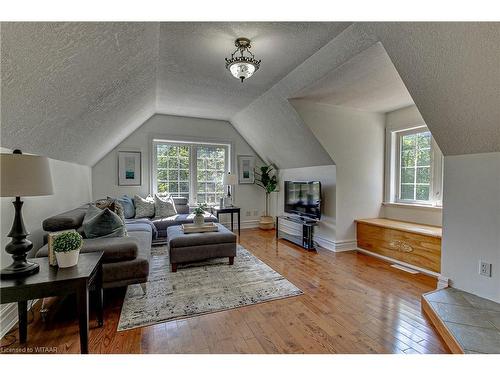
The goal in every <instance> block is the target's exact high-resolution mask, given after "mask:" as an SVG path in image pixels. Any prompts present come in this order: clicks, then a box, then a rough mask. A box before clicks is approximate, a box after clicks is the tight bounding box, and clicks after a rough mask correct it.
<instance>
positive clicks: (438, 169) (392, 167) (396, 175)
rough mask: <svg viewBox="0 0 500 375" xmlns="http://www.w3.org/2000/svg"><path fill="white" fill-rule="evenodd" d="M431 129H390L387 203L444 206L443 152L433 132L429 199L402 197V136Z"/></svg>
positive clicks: (387, 153) (387, 140)
mask: <svg viewBox="0 0 500 375" xmlns="http://www.w3.org/2000/svg"><path fill="white" fill-rule="evenodd" d="M426 131H429V129H428V128H427V126H425V125H421V126H414V127H410V128H404V129H388V130H387V136H386V173H385V179H386V183H385V186H386V193H385V202H386V203H396V204H405V205H414V206H429V207H442V204H443V193H442V192H443V154H442V153H441V150H440V149H439V147H438V145H437V143H436V141H435V140H434V137H432V134H431V164H430V167H431V170H430V174H431V183H430V187H429V200H428V201H422V200H409V199H400V198H399V196H400V191H399V189H400V186H401V185H400V182H401V176H400V173H401V169H400V162H401V155H400V153H401V138H402V137H403V136H405V135H410V134H416V133H422V132H426Z"/></svg>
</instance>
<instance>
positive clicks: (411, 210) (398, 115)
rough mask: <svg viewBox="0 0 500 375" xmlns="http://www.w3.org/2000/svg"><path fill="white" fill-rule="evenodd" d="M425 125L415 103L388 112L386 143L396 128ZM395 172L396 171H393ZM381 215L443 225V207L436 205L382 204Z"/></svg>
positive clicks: (387, 163) (388, 170)
mask: <svg viewBox="0 0 500 375" xmlns="http://www.w3.org/2000/svg"><path fill="white" fill-rule="evenodd" d="M422 125H425V121H424V119H423V118H422V115H421V114H420V112H419V111H418V108H417V107H416V106H415V105H412V106H409V107H405V108H401V109H398V110H396V111H392V112H388V113H386V116H385V129H386V136H385V142H386V145H389V144H390V137H391V132H392V131H395V130H401V129H408V128H412V127H417V126H422ZM390 152H391V150H389V149H386V153H385V184H384V201H385V202H390V200H391V198H390V195H391V193H390V173H391V168H392V169H393V167H392V166H391V163H390V160H391V158H390ZM392 173H394V171H392ZM381 216H382V217H386V218H388V219H394V220H403V221H411V222H415V223H421V224H428V225H437V226H441V225H442V222H443V213H442V209H440V208H436V207H411V206H403V205H400V206H398V205H384V206H382V211H381Z"/></svg>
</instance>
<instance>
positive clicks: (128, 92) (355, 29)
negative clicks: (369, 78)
mask: <svg viewBox="0 0 500 375" xmlns="http://www.w3.org/2000/svg"><path fill="white" fill-rule="evenodd" d="M240 36H245V37H248V38H250V39H251V40H252V44H253V52H254V53H256V54H257V55H258V57H259V58H261V59H262V64H261V68H260V70H259V71H258V72H257V73H256V74H254V76H252V77H251V78H250V79H248V80H247V81H245V82H244V83H243V84H242V83H240V82H239V81H238V80H237V79H235V78H233V77H232V76H231V74H230V73H229V72H228V71H227V70H226V69H225V67H224V58H225V57H227V56H229V55H230V53H231V52H232V50H233V49H234V47H233V43H234V39H236V37H240ZM499 40H500V26H499V24H498V23H425V24H419V23H383V22H381V23H355V24H346V23H268V22H265V23H196V22H183V23H173V22H165V23H163V22H162V23H147V22H139V23H134V22H127V23H2V24H1V79H2V81H1V134H0V135H1V146H3V147H6V148H11V149H12V148H21V149H23V150H25V151H26V152H31V153H37V154H43V155H47V156H49V157H52V158H54V159H60V160H66V161H72V162H77V163H80V164H86V165H93V164H95V163H96V162H97V161H98V160H100V158H102V157H103V156H104V155H105V154H106V153H108V152H109V151H110V150H112V149H113V148H114V147H115V146H116V145H118V144H119V143H120V142H121V141H122V140H123V139H124V138H125V137H127V136H128V135H129V134H131V133H132V132H133V131H134V130H135V129H137V128H138V127H139V126H140V125H141V124H142V123H143V122H144V121H145V120H147V119H148V118H149V117H150V116H151V115H153V114H154V113H166V114H175V115H183V116H192V117H206V118H215V119H227V120H230V121H231V122H232V124H233V125H234V126H235V127H236V129H237V130H238V131H239V132H240V133H241V135H242V136H243V137H244V138H245V139H246V140H247V142H248V143H249V144H250V145H251V146H252V147H253V148H254V149H255V150H256V151H257V153H258V154H259V155H260V156H261V157H262V158H263V159H264V160H267V161H272V162H274V163H276V164H277V165H278V166H279V167H302V166H310V165H322V164H328V163H332V160H331V159H330V158H329V156H328V155H327V153H326V152H325V151H324V150H323V149H322V147H321V145H320V144H319V142H318V141H317V139H315V138H314V135H313V134H312V133H311V132H310V131H308V130H307V127H306V126H305V125H304V124H303V123H302V121H301V119H300V117H299V116H298V115H297V113H296V112H295V110H294V109H293V107H292V106H291V105H290V103H289V102H288V99H290V98H294V97H297V95H299V96H300V93H301V92H303V90H305V89H307V88H311V87H313V88H316V89H317V90H319V91H317V92H321V93H322V94H321V95H323V98H324V99H325V100H327V99H328V100H337V101H339V100H341V99H339V98H342V96H341V95H340V96H339V93H338V92H336V93H332V92H324V91H321V90H322V86H321V84H322V83H321V82H322V81H325V82H326V81H327V80H329V81H331V82H336V84H337V85H341V86H342V85H344V87H350V90H351V92H353V91H355V90H353V88H354V87H356V84H354V83H353V82H354V80H353V79H352V78H353V77H355V74H353V73H355V69H353V67H352V66H351V68H349V64H347V65H345V64H346V63H348V62H349V61H351V63H352V62H356V61H357V60H356V59H360V56H361V57H362V56H363V53H365V54H366V55H365V57H364V58H365V59H371V58H373V59H375V60H377V61H379V62H378V63H377V64H375V65H378V64H380V61H382V60H383V59H381V58H380V56H379V57H377V56H374V55H370V53H369V52H370V51H372V52H373V51H374V50H370V48H371V47H374V46H377V45H380V46H382V47H383V49H385V51H387V55H388V56H389V57H390V60H391V61H392V64H394V67H395V69H396V70H397V72H398V75H399V76H400V78H401V80H402V82H403V83H404V85H405V86H406V88H407V90H408V93H409V94H410V95H411V98H412V99H413V101H414V102H415V104H416V105H417V107H418V109H419V111H420V112H421V114H422V116H423V118H424V119H425V121H426V123H427V125H428V126H429V128H430V129H431V131H432V132H433V134H434V136H435V138H436V140H437V142H438V143H439V145H440V147H441V149H442V151H443V153H444V154H461V153H480V152H492V151H500V125H499V118H500V106H499V105H498V103H500V90H499V89H498V88H499V87H500V64H498V61H500V43H499ZM375 49H376V48H375ZM375 52H376V51H375ZM370 56H371V57H370ZM386 62H387V61H386ZM357 63H358V64H361V65H363V64H365V66H366V65H367V63H366V62H363V61H362V59H361V60H359V61H358V62H357ZM368 65H370V64H369V63H368ZM354 67H355V66H354ZM385 67H386V68H387V65H385ZM343 69H345V71H343ZM353 71H354V72H353ZM335 72H337V73H335ZM339 72H343V73H342V74H339ZM387 72H388V70H386V73H387ZM400 83H401V82H399V83H398V84H400ZM389 86H390V85H389ZM390 87H396V86H390ZM346 91H347V90H346ZM368 91H369V90H368ZM365 92H366V90H365ZM372 99H373V98H371V99H370V98H369V97H366V98H365V99H363V100H361V99H360V98H357V99H349V102H350V103H351V104H352V103H356V105H360V103H364V105H366V103H370V100H372ZM342 100H343V99H342ZM401 100H402V101H406V100H408V95H406V93H404V94H402V98H401ZM339 103H340V102H339ZM380 108H381V107H380V106H379V110H380ZM371 110H377V107H376V106H375V107H371Z"/></svg>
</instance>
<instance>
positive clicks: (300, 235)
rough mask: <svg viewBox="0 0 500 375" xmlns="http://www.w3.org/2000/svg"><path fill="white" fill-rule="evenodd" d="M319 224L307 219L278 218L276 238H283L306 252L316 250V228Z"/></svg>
mask: <svg viewBox="0 0 500 375" xmlns="http://www.w3.org/2000/svg"><path fill="white" fill-rule="evenodd" d="M316 225H318V222H317V221H316V220H313V219H309V218H305V217H289V216H278V217H277V218H276V238H277V239H280V238H283V239H285V240H288V241H290V242H293V243H294V244H296V245H299V246H301V247H303V248H304V249H306V250H315V246H314V227H315V226H316Z"/></svg>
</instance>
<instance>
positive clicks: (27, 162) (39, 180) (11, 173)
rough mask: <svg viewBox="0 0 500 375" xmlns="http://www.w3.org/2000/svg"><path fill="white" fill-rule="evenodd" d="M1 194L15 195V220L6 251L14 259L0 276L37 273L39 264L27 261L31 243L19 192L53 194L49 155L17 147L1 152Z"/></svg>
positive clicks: (25, 193) (3, 277) (24, 194)
mask: <svg viewBox="0 0 500 375" xmlns="http://www.w3.org/2000/svg"><path fill="white" fill-rule="evenodd" d="M0 172H1V173H0V175H1V178H0V196H1V197H15V198H16V200H15V201H14V202H12V204H14V208H15V215H14V222H13V223H12V228H11V230H10V232H9V234H8V235H7V237H11V238H12V241H10V242H9V243H8V244H7V246H5V251H6V252H7V253H9V254H11V255H12V259H13V260H14V261H13V262H12V264H11V265H10V266H8V267H5V268H3V269H2V270H1V271H0V276H1V278H2V279H14V278H20V277H25V276H28V275H32V274H34V273H37V272H38V270H39V268H40V266H39V265H38V264H36V263H32V262H28V261H26V255H27V253H28V252H29V251H30V250H31V249H32V247H33V244H32V243H31V241H29V240H27V239H26V237H27V236H28V235H29V233H28V231H27V230H26V228H25V227H24V222H23V216H22V212H21V209H22V207H23V203H24V202H23V201H22V200H21V196H25V197H30V196H39V195H51V194H53V188H52V177H51V175H50V166H49V159H48V158H46V157H43V156H36V155H24V154H23V153H22V152H21V151H20V150H14V152H13V153H12V154H4V153H2V154H0Z"/></svg>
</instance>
